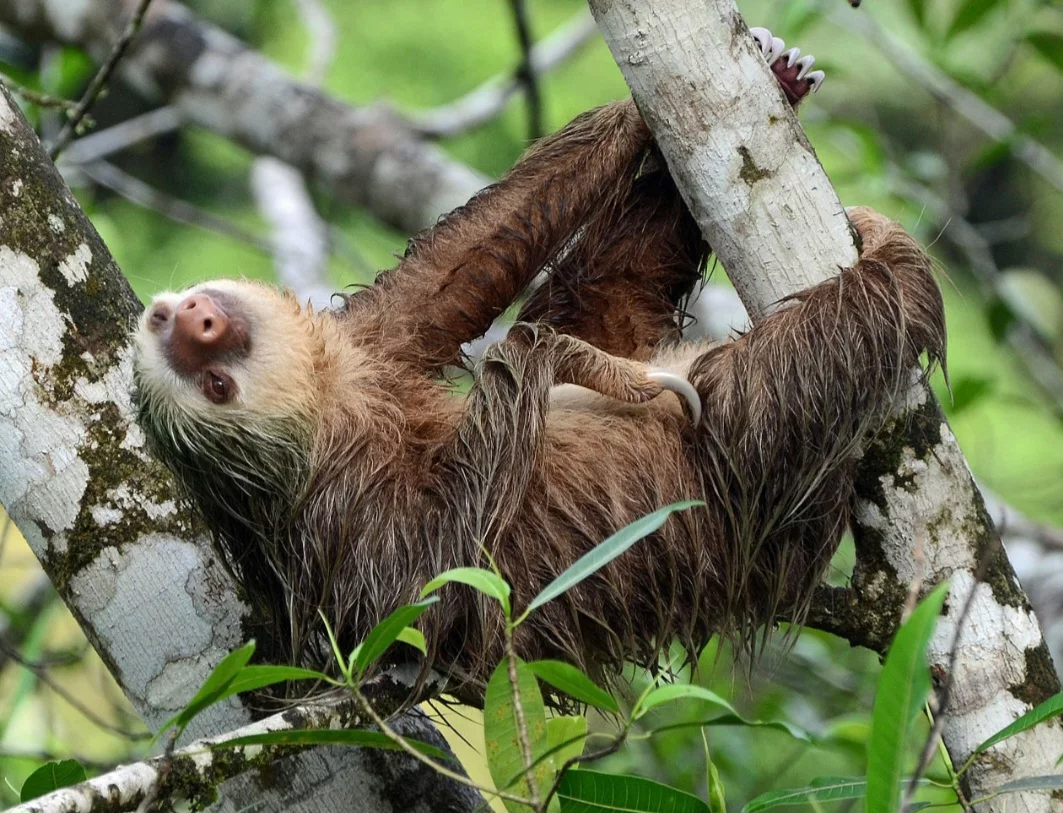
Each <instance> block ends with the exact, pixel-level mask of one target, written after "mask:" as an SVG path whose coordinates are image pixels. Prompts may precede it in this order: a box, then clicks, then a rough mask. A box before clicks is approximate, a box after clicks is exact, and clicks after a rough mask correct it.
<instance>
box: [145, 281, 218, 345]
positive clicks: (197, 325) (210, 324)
mask: <svg viewBox="0 0 1063 813" xmlns="http://www.w3.org/2000/svg"><path fill="white" fill-rule="evenodd" d="M154 318H155V314H154V313H152V319H154ZM173 331H174V332H173V340H174V341H175V342H181V343H184V342H187V343H189V344H192V345H197V346H199V347H201V348H203V349H207V348H209V347H218V348H220V347H222V346H224V345H225V338H226V336H227V335H228V333H229V317H228V316H227V315H226V314H225V311H223V310H222V309H221V308H220V307H219V306H218V304H217V303H216V302H215V301H214V300H213V299H211V298H210V297H209V296H208V295H207V294H192V295H191V296H187V297H185V298H184V299H182V300H181V303H180V304H179V305H178V306H177V314H176V315H175V316H174V326H173Z"/></svg>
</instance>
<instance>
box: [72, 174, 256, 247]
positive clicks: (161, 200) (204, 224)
mask: <svg viewBox="0 0 1063 813" xmlns="http://www.w3.org/2000/svg"><path fill="white" fill-rule="evenodd" d="M77 169H78V170H79V171H80V172H83V173H85V175H87V176H88V177H89V178H91V179H92V180H93V181H95V182H96V183H97V184H99V185H100V186H104V187H106V188H107V189H110V190H111V191H113V192H116V193H117V194H119V195H121V196H122V197H124V198H126V199H127V200H129V201H131V202H133V203H136V204H137V205H138V206H143V207H144V208H145V209H150V210H151V211H153V212H158V213H159V214H161V215H164V216H166V217H168V218H170V219H171V220H173V221H174V222H176V223H183V224H184V225H186V226H193V227H195V228H197V229H205V230H207V231H210V232H214V233H215V234H220V235H223V236H225V237H228V238H230V239H232V240H236V241H237V242H239V243H243V244H244V245H246V246H250V247H251V248H253V249H255V250H256V251H260V252H262V253H263V254H270V253H271V252H272V251H273V246H272V245H271V244H270V242H269V241H268V240H267V239H265V238H264V237H260V236H259V235H257V234H255V233H254V232H253V231H251V230H250V229H245V228H244V227H243V226H241V225H239V224H237V223H234V222H233V221H231V220H226V219H225V218H223V217H219V216H218V215H216V214H214V213H212V212H208V211H207V210H205V209H201V208H200V207H198V206H194V205H192V204H191V203H187V202H186V201H183V200H181V199H179V198H176V197H174V196H173V195H170V194H168V193H166V192H162V191H160V190H158V189H155V188H154V187H152V186H149V185H148V184H146V183H144V182H143V181H141V180H140V179H138V178H134V177H133V176H132V175H130V174H129V173H128V172H125V171H124V170H121V169H119V168H118V167H116V166H115V165H114V164H111V163H108V162H107V161H93V162H91V163H87V164H80V165H78V167H77Z"/></svg>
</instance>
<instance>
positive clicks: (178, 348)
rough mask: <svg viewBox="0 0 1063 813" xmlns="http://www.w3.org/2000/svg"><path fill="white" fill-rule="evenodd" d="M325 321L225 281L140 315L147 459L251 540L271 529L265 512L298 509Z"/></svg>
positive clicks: (324, 353)
mask: <svg viewBox="0 0 1063 813" xmlns="http://www.w3.org/2000/svg"><path fill="white" fill-rule="evenodd" d="M331 321H332V319H331V317H328V316H325V315H322V314H315V313H314V312H313V311H311V310H310V309H309V308H302V307H300V306H299V304H298V303H297V302H296V301H295V300H294V298H292V297H290V296H288V295H285V294H283V293H280V292H278V291H276V290H274V289H272V288H269V287H267V286H265V285H261V284H258V283H253V282H248V281H233V280H216V281H213V282H206V283H202V284H200V285H196V286H195V287H192V288H189V289H188V290H185V291H182V292H180V293H163V294H160V295H159V296H157V297H155V299H154V301H153V302H152V303H151V305H150V306H149V307H148V308H147V309H146V310H145V312H144V314H143V316H142V317H141V320H140V325H139V327H138V330H137V335H136V345H137V354H136V367H135V368H136V384H137V393H138V399H139V409H140V415H139V419H140V423H141V426H142V427H143V428H144V431H145V433H146V435H147V437H148V440H149V443H150V445H151V449H152V451H153V452H154V454H155V455H156V456H157V457H159V458H160V459H161V460H162V461H163V462H164V463H166V464H167V465H168V466H169V467H170V468H171V469H172V470H173V471H174V473H175V474H176V475H177V476H178V479H179V480H180V481H181V483H182V485H183V486H185V488H186V489H187V490H189V491H190V492H191V493H192V495H193V496H194V497H196V498H197V499H198V500H199V501H200V502H201V504H202V503H204V502H206V503H207V505H206V506H205V507H207V508H208V510H210V509H215V508H217V509H221V511H222V512H223V513H225V514H227V515H228V516H229V517H230V518H231V519H233V520H236V521H237V522H242V523H243V524H244V525H250V526H252V529H255V528H256V526H258V527H260V524H261V523H268V522H274V521H276V520H277V519H279V517H278V516H273V517H268V516H261V514H262V513H263V510H264V509H265V510H266V511H267V513H273V512H275V511H277V512H279V511H283V510H285V503H287V508H288V509H290V507H291V506H292V505H293V504H294V501H295V500H297V499H298V496H299V492H300V490H301V489H302V488H303V487H304V486H305V483H306V481H307V478H308V476H309V475H308V471H309V465H310V461H309V455H310V448H311V446H312V433H313V427H314V426H315V425H316V424H317V422H318V421H317V413H318V412H319V411H320V409H321V407H322V404H321V400H322V394H323V393H325V392H327V391H328V389H329V388H328V386H327V385H326V383H325V381H326V379H327V378H328V376H329V373H330V368H331V367H332V366H333V365H330V347H331V345H332V344H334V343H333V342H330V341H329V339H330V333H331V330H330V328H332V325H331V324H329V322H331ZM263 502H265V503H266V505H269V504H271V503H277V504H275V505H273V506H272V507H271V508H265V506H263V505H260V504H259V503H263ZM212 513H213V511H212Z"/></svg>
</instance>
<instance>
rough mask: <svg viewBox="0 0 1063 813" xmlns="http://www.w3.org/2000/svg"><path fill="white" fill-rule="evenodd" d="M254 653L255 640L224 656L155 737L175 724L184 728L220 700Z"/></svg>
mask: <svg viewBox="0 0 1063 813" xmlns="http://www.w3.org/2000/svg"><path fill="white" fill-rule="evenodd" d="M253 654H255V642H254V641H253V640H252V641H248V642H247V643H246V644H244V645H243V646H242V647H240V648H239V649H234V650H233V651H232V652H230V653H229V654H228V655H226V656H225V657H224V658H222V659H221V662H220V663H219V664H218V665H217V666H215V667H214V671H212V672H211V673H210V674H209V675H208V676H207V679H206V680H204V681H203V685H202V686H200V687H199V691H198V692H196V694H195V696H194V697H193V698H192V699H191V700H189V701H188V705H186V706H185V707H184V708H183V709H181V711H179V712H177V714H175V715H174V716H173V717H171V718H170V719H169V720H167V721H166V722H165V723H164V724H163V726H162V727H161V728H160V729H159V730H158V731H157V732H156V733H155V737H156V738H158V736H159V734H161V733H162V732H163V731H165V730H166V729H168V728H169V727H170V726H171V725H174V724H176V725H177V726H178V727H179V728H182V729H183V728H184V727H185V726H187V725H188V724H189V723H190V722H191V721H192V718H194V717H195V716H196V715H197V714H199V713H200V712H201V711H203V710H204V709H206V708H209V707H210V706H213V705H214V704H215V703H216V702H218V700H220V699H221V698H222V695H223V693H224V692H225V688H226V687H227V686H228V685H229V683H230V682H231V681H232V679H233V678H234V677H236V674H237V673H238V672H239V671H240V670H242V669H243V668H244V666H245V665H246V664H247V662H248V661H249V660H251V656H252V655H253ZM226 696H228V695H226Z"/></svg>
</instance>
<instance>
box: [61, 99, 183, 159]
mask: <svg viewBox="0 0 1063 813" xmlns="http://www.w3.org/2000/svg"><path fill="white" fill-rule="evenodd" d="M180 126H181V116H180V114H179V113H178V112H177V110H176V109H175V108H173V107H169V106H166V107H158V108H156V109H155V110H152V111H150V112H148V113H143V114H141V115H139V116H134V117H133V118H131V119H126V120H125V121H123V122H121V123H119V124H115V125H114V126H113V127H108V128H107V129H105V130H100V131H98V132H95V133H91V134H90V135H87V136H85V137H84V138H79V139H78V140H77V141H75V142H74V143H73V144H71V145H70V147H69V148H68V149H67V150H66V152H64V153H63V160H64V161H69V162H70V163H72V164H90V163H92V162H93V161H99V160H100V159H102V158H108V157H110V156H111V155H114V154H115V153H116V152H122V151H123V150H125V149H128V148H129V147H132V146H133V145H134V144H138V143H140V142H141V141H147V140H148V139H149V138H157V137H158V136H161V135H165V134H166V133H172V132H173V131H174V130H176V129H177V128H178V127H180Z"/></svg>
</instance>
